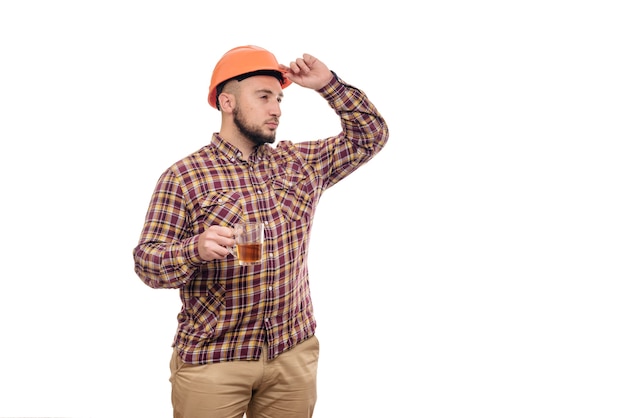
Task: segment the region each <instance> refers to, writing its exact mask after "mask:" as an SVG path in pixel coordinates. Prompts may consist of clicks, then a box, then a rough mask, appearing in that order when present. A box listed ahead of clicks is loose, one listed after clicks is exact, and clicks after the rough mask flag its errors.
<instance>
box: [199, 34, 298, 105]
mask: <svg viewBox="0 0 626 418" xmlns="http://www.w3.org/2000/svg"><path fill="white" fill-rule="evenodd" d="M252 75H273V76H275V77H276V78H277V79H278V80H279V81H280V85H281V87H282V88H285V87H287V86H288V85H290V84H291V80H289V79H288V78H287V77H285V76H284V72H283V71H282V70H281V69H280V66H279V65H278V61H277V60H276V57H275V56H274V54H272V53H271V52H269V51H268V50H266V49H263V48H261V47H258V46H254V45H246V46H239V47H237V48H233V49H231V50H230V51H228V52H227V53H225V54H224V56H222V58H221V59H220V60H219V61H218V63H217V64H216V65H215V69H214V70H213V75H212V76H211V86H210V87H209V104H210V105H211V106H213V107H214V108H216V109H218V107H217V90H218V87H219V86H220V84H222V83H223V82H225V81H228V80H230V79H231V78H238V76H242V77H241V78H240V80H243V79H244V78H246V77H250V76H252Z"/></svg>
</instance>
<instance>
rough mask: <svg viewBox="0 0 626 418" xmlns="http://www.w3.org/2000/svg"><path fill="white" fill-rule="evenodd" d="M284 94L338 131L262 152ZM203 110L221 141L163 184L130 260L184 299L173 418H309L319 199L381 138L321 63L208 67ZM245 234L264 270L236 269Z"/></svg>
mask: <svg viewBox="0 0 626 418" xmlns="http://www.w3.org/2000/svg"><path fill="white" fill-rule="evenodd" d="M292 83H295V84H297V85H300V86H301V87H305V88H309V89H312V90H315V91H317V92H318V93H319V94H320V95H321V96H322V97H323V98H324V99H326V100H327V101H328V104H329V105H330V107H331V108H332V109H333V110H334V111H335V112H336V113H337V115H338V116H339V117H340V119H341V124H342V132H340V133H339V134H338V135H337V136H332V137H329V138H326V139H320V140H313V141H309V142H300V143H292V142H289V141H281V142H279V143H277V144H276V145H275V146H272V145H270V144H273V143H274V142H275V139H276V130H277V128H278V125H279V121H280V116H281V100H282V98H283V89H284V88H286V87H287V86H289V85H290V84H292ZM209 104H210V105H211V106H212V107H214V108H216V109H219V110H220V111H221V115H222V120H221V127H220V131H219V132H218V133H214V134H213V137H212V139H211V142H210V144H208V145H206V146H205V147H203V148H201V149H200V150H198V151H196V152H195V153H193V154H191V155H189V156H187V157H186V158H184V159H182V160H180V161H178V162H176V163H175V164H174V165H172V166H171V167H170V168H168V169H167V170H166V171H165V172H164V173H163V174H162V175H161V177H160V178H159V180H158V182H157V185H156V188H155V190H154V193H153V196H152V198H151V201H150V204H149V207H148V210H147V214H146V219H145V224H144V226H143V230H142V232H141V236H140V239H139V244H138V245H137V246H136V247H135V249H134V251H133V256H134V260H135V272H136V273H137V275H138V276H139V277H140V278H141V279H142V280H143V281H144V282H145V284H147V285H148V286H150V287H153V288H175V289H178V290H179V292H180V298H181V301H182V308H181V310H180V312H179V314H178V328H177V332H176V336H175V338H174V342H173V348H174V350H173V354H172V360H171V363H170V368H171V377H170V381H171V384H172V404H173V408H174V417H176V418H179V417H180V418H182V417H185V418H196V417H198V418H199V417H210V418H221V417H224V418H226V417H229V418H230V417H242V416H243V415H244V414H246V417H247V418H258V417H272V418H280V417H289V418H298V417H311V416H312V415H313V409H314V406H315V402H316V399H317V392H316V378H317V362H318V355H319V342H318V340H317V337H316V336H315V328H316V322H315V318H314V315H313V306H312V304H311V296H310V291H309V276H308V267H307V256H308V250H309V237H310V232H311V223H312V219H313V214H314V212H315V207H316V205H317V203H318V201H319V199H320V197H321V195H322V193H323V192H324V191H325V190H326V189H328V188H329V187H330V186H332V185H334V184H335V183H337V182H338V181H339V180H341V179H343V178H345V177H346V176H347V175H349V174H350V173H352V172H354V171H355V170H356V169H357V168H358V167H360V166H362V165H363V164H365V163H366V162H367V161H369V160H370V159H371V158H372V157H373V156H374V155H375V154H377V153H378V152H379V151H380V150H381V149H382V148H383V146H384V145H385V143H386V142H387V139H388V135H389V133H388V128H387V125H386V123H385V121H384V120H383V118H382V117H381V115H380V114H379V113H378V111H377V110H376V108H375V107H374V105H373V104H372V103H371V102H370V101H369V100H368V98H367V97H366V96H365V94H364V93H363V92H361V91H360V90H358V89H356V88H354V87H352V86H350V85H348V84H346V83H345V82H343V81H342V80H341V79H340V78H338V77H337V76H336V75H335V74H334V73H333V72H331V71H330V70H329V69H328V67H327V66H326V65H325V64H324V63H323V62H321V61H320V60H318V59H317V58H315V57H313V56H311V55H309V54H304V55H303V56H302V57H301V58H298V59H296V60H295V61H293V62H291V63H290V65H289V66H285V65H281V64H279V63H278V62H277V60H276V58H275V57H274V55H273V54H272V53H270V52H269V51H267V50H265V49H263V48H259V47H257V46H251V45H248V46H241V47H237V48H234V49H232V50H230V51H228V52H227V53H226V54H224V56H223V57H222V58H221V59H220V61H219V62H218V63H217V65H216V66H215V69H214V71H213V75H212V77H211V85H210V88H209ZM241 221H251V222H263V223H264V224H265V234H266V236H265V242H264V244H263V245H264V248H263V261H262V262H261V263H259V264H256V265H252V266H240V265H239V264H238V263H237V259H236V257H235V256H233V255H232V253H231V251H230V249H231V248H232V247H233V246H234V244H235V241H234V229H233V226H234V225H235V224H236V223H238V222H241ZM338 279H340V278H334V279H333V280H338Z"/></svg>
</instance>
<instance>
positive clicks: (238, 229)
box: [230, 222, 265, 266]
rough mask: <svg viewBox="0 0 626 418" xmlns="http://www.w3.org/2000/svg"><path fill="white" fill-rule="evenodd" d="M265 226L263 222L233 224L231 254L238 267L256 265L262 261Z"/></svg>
mask: <svg viewBox="0 0 626 418" xmlns="http://www.w3.org/2000/svg"><path fill="white" fill-rule="evenodd" d="M264 240H265V225H264V224H263V222H246V223H238V224H235V247H234V248H232V249H231V251H230V252H231V254H232V255H234V256H235V257H237V259H238V260H239V265H240V266H251V265H254V264H258V263H260V262H261V260H262V259H263V241H264Z"/></svg>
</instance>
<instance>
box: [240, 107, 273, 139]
mask: <svg viewBox="0 0 626 418" xmlns="http://www.w3.org/2000/svg"><path fill="white" fill-rule="evenodd" d="M233 118H234V123H235V126H236V127H237V129H239V132H241V134H242V135H243V136H245V137H246V138H248V139H249V140H250V141H251V142H252V143H254V144H255V145H257V146H258V145H263V144H273V143H274V141H275V140H276V132H275V131H273V132H271V133H269V134H264V133H263V132H262V131H261V128H259V127H255V126H252V124H250V123H249V122H248V121H247V120H246V119H245V118H243V117H242V116H241V114H240V112H239V108H238V107H236V108H235V109H233Z"/></svg>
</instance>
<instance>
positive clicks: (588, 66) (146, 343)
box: [0, 0, 626, 418]
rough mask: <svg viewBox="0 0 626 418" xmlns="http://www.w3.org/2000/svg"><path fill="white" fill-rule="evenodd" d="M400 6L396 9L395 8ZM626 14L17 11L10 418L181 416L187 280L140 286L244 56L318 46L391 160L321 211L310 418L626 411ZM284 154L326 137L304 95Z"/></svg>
mask: <svg viewBox="0 0 626 418" xmlns="http://www.w3.org/2000/svg"><path fill="white" fill-rule="evenodd" d="M400 4H402V6H400ZM620 4H621V2H619V1H603V0H594V1H554V0H542V1H524V2H522V1H518V2H511V1H509V2H502V1H474V2H467V1H436V2H435V1H430V2H417V3H411V2H400V1H394V0H392V1H385V2H379V3H378V4H374V3H367V2H362V1H358V2H357V1H351V2H348V1H346V2H340V1H326V0H318V1H316V2H305V3H302V2H291V3H289V2H287V3H286V2H262V1H247V2H246V1H243V2H229V1H221V2H214V1H211V2H209V1H180V2H174V1H171V2H165V1H136V0H126V1H111V0H110V1H106V2H105V1H28V0H23V1H18V0H13V1H3V2H2V3H1V5H0V36H1V43H0V60H1V65H0V72H1V77H0V106H1V107H0V120H1V122H0V129H1V131H0V136H1V142H0V143H1V145H0V146H1V154H0V163H1V164H0V175H1V178H2V183H1V187H2V194H1V199H2V202H1V203H2V205H1V211H2V215H1V218H0V222H1V223H0V228H1V229H0V231H1V237H2V251H1V252H0V257H1V259H0V260H1V261H2V268H1V270H0V274H1V276H0V277H1V287H0V321H1V323H0V324H1V329H0V332H1V335H2V343H1V345H0V354H1V358H2V366H1V367H0V416H3V417H6V416H45V417H53V416H54V417H59V416H64V417H74V418H83V417H85V418H87V417H90V418H100V417H103V418H104V417H107V418H109V417H118V418H126V417H132V418H136V417H149V418H161V417H163V418H164V417H171V405H170V398H169V396H170V386H169V382H168V361H169V357H170V353H171V351H170V343H171V340H172V338H173V335H174V331H175V327H176V319H175V317H176V313H177V312H178V309H179V301H178V295H177V292H176V291H173V290H154V289H150V288H148V287H147V286H145V285H144V284H143V283H142V282H141V281H140V280H139V278H138V277H137V276H136V275H135V273H134V272H133V260H132V249H133V247H134V246H135V244H136V242H137V239H138V238H139V232H140V229H141V226H142V223H143V217H144V215H145V211H146V208H147V205H148V199H149V197H150V195H151V193H152V189H153V187H154V185H155V183H156V180H157V178H158V176H159V175H160V174H161V172H162V171H163V170H164V169H165V168H166V167H168V166H169V165H170V164H171V163H173V162H174V161H176V160H178V159H179V158H182V157H184V156H185V155H187V154H188V153H190V152H193V151H195V150H196V149H198V148H200V147H201V146H203V145H205V144H206V143H207V142H208V141H209V138H210V135H211V133H212V132H214V131H216V130H218V129H219V116H218V115H219V114H218V112H217V111H215V110H214V109H212V108H211V107H209V105H208V104H207V102H206V96H207V91H208V85H209V80H210V76H211V71H212V69H213V66H214V65H215V62H216V61H217V60H218V59H219V57H220V56H221V55H222V54H223V53H224V52H225V51H227V50H228V49H230V48H232V47H234V46H238V45H244V44H256V45H260V46H263V47H265V48H267V49H269V50H271V51H272V52H274V53H275V55H276V56H277V58H278V60H279V61H281V62H282V63H288V62H289V61H291V60H293V59H295V58H297V57H299V56H301V55H302V54H303V53H305V52H308V53H311V54H313V55H316V56H317V57H319V58H320V59H321V60H322V61H324V62H325V63H327V64H328V66H329V67H330V68H331V69H333V70H335V71H336V72H337V73H338V74H339V75H340V76H341V77H342V78H344V79H345V80H346V81H347V82H349V83H352V84H354V85H356V86H358V87H360V88H362V89H363V90H364V91H365V92H366V93H367V94H368V96H369V97H370V98H371V99H372V100H373V102H374V103H375V104H376V106H377V107H378V109H379V110H380V111H381V113H382V114H383V115H384V116H385V118H386V120H387V122H388V123H389V127H390V132H391V136H390V141H389V144H388V146H387V147H386V148H385V149H384V150H383V151H382V152H381V153H380V154H379V155H378V156H377V157H376V158H375V159H374V160H372V161H371V162H370V163H368V164H367V165H366V166H364V167H363V168H361V169H360V170H359V171H357V172H356V173H355V174H354V175H353V176H351V177H349V178H348V179H346V180H345V181H344V182H342V183H340V184H338V185H337V186H335V187H334V188H331V189H330V190H329V191H328V192H327V193H326V194H325V196H324V197H323V198H322V201H321V203H320V206H319V208H318V213H317V217H316V220H315V226H314V233H313V238H312V248H311V254H310V266H311V285H312V291H313V300H314V303H315V309H316V316H317V320H318V326H319V328H318V337H319V339H320V341H321V350H322V351H321V359H320V364H319V382H318V383H319V399H318V403H317V407H316V414H315V416H316V417H361V416H366V417H399V416H407V417H409V416H410V417H425V418H440V417H442V418H443V417H446V418H448V417H451V418H460V417H481V418H487V417H494V418H503V417H504V418H513V417H524V418H527V417H533V418H537V417H546V418H554V417H568V418H571V417H593V418H596V417H602V418H611V417H620V418H623V417H624V416H626V400H625V399H626V398H625V397H624V396H625V393H626V356H625V354H624V353H626V337H625V333H624V331H625V325H626V324H625V320H626V303H625V302H624V300H625V297H626V284H625V279H626V274H625V273H626V269H625V263H624V261H625V250H626V243H625V236H626V235H625V233H626V221H625V216H624V214H625V213H626V196H625V186H626V164H625V162H626V152H625V151H624V143H625V141H626V123H625V122H626V83H625V80H626V77H625V76H624V74H626V54H625V51H626V45H625V44H626V41H625V40H626V26H625V25H624V22H625V21H626V20H625V19H626V15H625V13H624V12H623V9H621V8H620V7H619V6H620ZM285 95H286V97H285V100H284V102H283V117H282V120H281V122H282V123H281V127H280V129H279V135H278V136H279V139H290V140H293V141H300V140H306V139H317V138H321V137H326V136H330V135H333V134H335V133H336V132H337V131H338V126H339V125H338V121H337V117H336V116H335V115H334V113H333V112H332V111H331V110H330V109H329V108H328V106H327V104H326V103H325V102H324V101H323V99H321V98H320V97H319V96H318V95H317V94H316V93H315V92H312V91H309V90H305V89H302V88H300V87H299V86H292V87H289V88H288V89H286V90H285Z"/></svg>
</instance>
